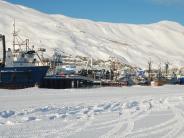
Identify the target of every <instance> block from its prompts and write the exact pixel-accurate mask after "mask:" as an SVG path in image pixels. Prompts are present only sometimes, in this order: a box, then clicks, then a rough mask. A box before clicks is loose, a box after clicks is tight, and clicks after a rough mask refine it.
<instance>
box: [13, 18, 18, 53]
mask: <svg viewBox="0 0 184 138" xmlns="http://www.w3.org/2000/svg"><path fill="white" fill-rule="evenodd" d="M16 37H17V32H16V30H15V19H14V22H13V51H15V45H16V43H15V41H16V40H15V39H16Z"/></svg>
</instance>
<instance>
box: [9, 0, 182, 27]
mask: <svg viewBox="0 0 184 138" xmlns="http://www.w3.org/2000/svg"><path fill="white" fill-rule="evenodd" d="M7 1H8V2H11V3H15V4H20V5H24V6H27V7H30V8H34V9H36V10H39V11H42V12H45V13H49V14H63V15H65V16H70V17H74V18H83V19H90V20H94V21H102V22H114V23H131V24H146V23H155V22H159V21H162V20H169V21H175V22H179V23H181V24H183V25H184V15H183V13H184V0H7Z"/></svg>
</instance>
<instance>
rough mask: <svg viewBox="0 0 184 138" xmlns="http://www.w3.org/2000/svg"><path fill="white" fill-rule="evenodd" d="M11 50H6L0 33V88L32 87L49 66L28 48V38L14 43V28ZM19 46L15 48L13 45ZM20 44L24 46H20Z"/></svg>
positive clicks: (41, 77) (38, 81) (15, 34)
mask: <svg viewBox="0 0 184 138" xmlns="http://www.w3.org/2000/svg"><path fill="white" fill-rule="evenodd" d="M13 36H14V40H13V50H11V49H10V48H8V50H7V51H6V42H5V36H4V35H1V34H0V41H2V46H1V44H0V47H2V48H1V49H2V50H1V54H0V55H1V58H0V88H8V89H17V88H27V87H33V86H35V85H36V84H39V83H40V82H41V81H42V79H43V78H44V76H45V74H46V73H47V71H48V69H49V66H47V65H44V64H43V63H41V61H38V60H37V59H40V57H39V55H38V53H37V52H36V51H35V50H33V48H32V49H30V48H29V45H28V44H29V43H28V40H26V41H24V42H22V43H16V42H15V40H16V39H15V37H16V36H17V33H16V32H15V29H14V33H13ZM16 46H18V47H19V48H18V49H16V48H15V47H16ZM21 46H25V48H22V47H21ZM36 56H38V58H36Z"/></svg>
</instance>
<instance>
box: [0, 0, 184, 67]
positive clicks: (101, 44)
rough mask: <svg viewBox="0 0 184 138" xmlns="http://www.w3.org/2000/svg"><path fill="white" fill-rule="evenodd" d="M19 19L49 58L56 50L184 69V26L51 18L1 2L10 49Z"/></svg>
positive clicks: (0, 25)
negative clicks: (14, 28)
mask: <svg viewBox="0 0 184 138" xmlns="http://www.w3.org/2000/svg"><path fill="white" fill-rule="evenodd" d="M14 19H15V20H16V26H17V29H18V30H20V31H19V34H20V35H21V36H23V37H24V38H29V39H30V42H31V44H33V45H35V47H45V48H47V52H48V54H49V55H51V54H52V52H53V49H54V48H58V49H61V50H62V51H64V52H66V53H69V54H71V55H75V56H76V55H80V56H87V57H93V58H95V59H104V60H105V59H109V56H114V57H117V58H119V60H121V61H123V62H125V63H129V64H131V65H137V66H141V67H146V66H147V62H148V60H149V59H151V60H152V61H153V63H154V64H155V66H158V65H159V63H160V62H162V63H164V62H166V61H169V62H170V63H171V65H172V66H184V58H183V56H184V27H183V26H182V25H180V24H178V23H175V22H170V21H161V22H158V23H154V24H149V25H133V24H118V23H104V22H94V21H90V20H84V19H74V18H69V17H65V16H63V15H49V14H45V13H41V12H39V11H36V10H34V9H30V8H27V7H24V6H20V5H14V4H11V3H8V2H5V1H1V0H0V34H5V35H6V39H7V47H11V43H12V30H13V29H12V25H13V20H14Z"/></svg>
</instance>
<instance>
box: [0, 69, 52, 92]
mask: <svg viewBox="0 0 184 138" xmlns="http://www.w3.org/2000/svg"><path fill="white" fill-rule="evenodd" d="M48 69H49V67H48V66H34V67H4V68H0V88H7V89H21V88H28V87H33V86H35V85H36V84H39V83H40V82H41V81H42V79H43V78H44V76H45V74H46V73H47V71H48Z"/></svg>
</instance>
